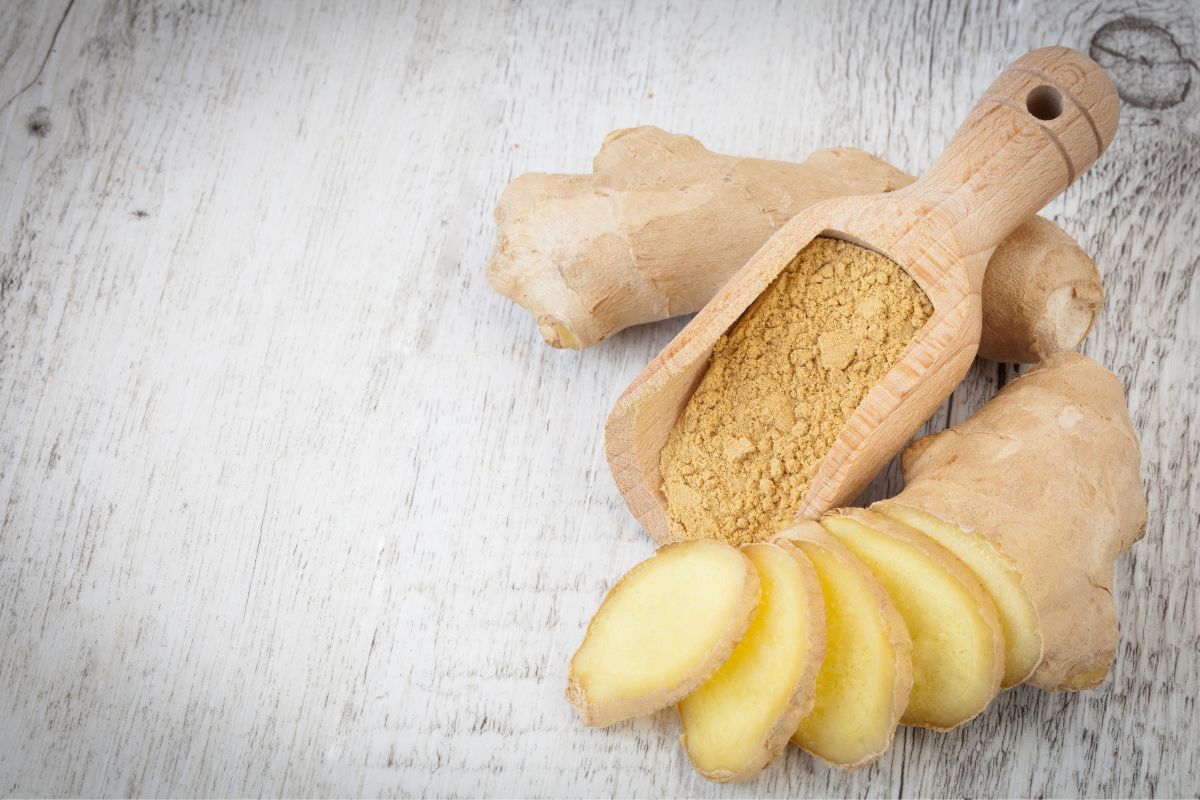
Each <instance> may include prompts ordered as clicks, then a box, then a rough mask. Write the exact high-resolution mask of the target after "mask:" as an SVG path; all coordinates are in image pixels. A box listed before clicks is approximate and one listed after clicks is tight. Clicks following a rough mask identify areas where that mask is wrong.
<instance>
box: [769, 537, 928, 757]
mask: <svg viewBox="0 0 1200 800" xmlns="http://www.w3.org/2000/svg"><path fill="white" fill-rule="evenodd" d="M779 538H780V539H784V540H787V541H789V542H790V543H791V544H792V545H793V546H795V547H796V548H797V549H799V550H800V551H801V552H803V553H804V555H806V556H807V557H808V559H809V560H810V561H811V562H812V565H813V567H814V568H815V570H816V573H817V577H818V579H819V580H820V583H821V594H822V597H823V599H824V601H825V660H824V661H823V662H822V663H821V669H820V672H818V673H817V688H816V698H815V701H814V703H813V708H812V711H810V712H809V713H808V715H807V716H805V717H804V718H803V719H802V720H801V721H800V724H799V725H798V726H797V727H796V732H795V734H794V735H793V736H792V741H793V742H795V743H796V744H797V745H799V746H800V747H802V748H804V749H805V750H806V751H808V752H809V753H812V754H813V755H815V756H817V757H819V758H821V759H823V760H825V761H827V762H829V763H830V764H833V765H835V766H840V767H849V768H853V767H860V766H863V765H864V764H866V763H868V762H870V761H874V760H875V759H876V758H878V757H879V756H880V755H882V754H883V753H884V751H886V750H887V748H888V746H889V745H890V744H891V742H892V737H893V736H894V735H895V731H896V724H897V723H898V722H899V721H900V715H901V714H902V713H903V712H904V709H905V707H906V706H907V704H908V696H909V692H910V690H911V689H912V682H913V677H912V675H913V673H912V640H911V639H910V638H909V635H908V628H907V627H906V626H905V624H904V619H903V618H902V617H901V616H900V612H899V611H898V610H897V608H896V605H895V603H894V602H892V598H891V597H890V596H889V595H888V593H887V592H886V591H885V590H884V588H883V586H882V585H881V584H880V583H879V581H878V579H876V577H875V576H874V574H872V573H871V571H870V570H869V569H868V568H867V566H866V565H865V564H864V563H863V562H862V561H861V560H859V558H858V557H857V556H855V555H854V554H853V553H852V552H851V551H850V550H849V549H848V548H847V547H846V546H845V545H843V544H842V543H841V542H839V541H838V540H837V539H835V538H834V537H832V536H830V535H829V534H828V533H826V532H825V531H824V530H823V529H822V528H821V526H820V525H818V524H817V523H815V522H809V521H805V522H799V523H797V524H796V525H793V526H792V527H790V528H787V529H786V530H784V531H782V532H781V533H780V534H779ZM776 541H778V539H777V540H776Z"/></svg>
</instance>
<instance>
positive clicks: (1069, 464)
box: [874, 353, 1146, 690]
mask: <svg viewBox="0 0 1200 800" xmlns="http://www.w3.org/2000/svg"><path fill="white" fill-rule="evenodd" d="M1140 467H1141V456H1140V451H1139V448H1138V443H1137V438H1136V436H1135V434H1134V431H1133V427H1132V424H1131V423H1130V420H1129V412H1128V411H1127V409H1126V406H1125V396H1124V391H1123V389H1122V387H1121V383H1120V381H1119V380H1118V379H1117V377H1116V376H1115V375H1113V374H1112V373H1111V372H1109V371H1108V370H1106V369H1105V368H1104V367H1102V366H1100V365H1099V364H1097V363H1096V362H1095V361H1093V360H1091V359H1090V358H1087V357H1086V356H1082V355H1079V354H1078V353H1059V354H1056V355H1054V356H1051V357H1050V358H1048V359H1047V360H1045V361H1043V362H1042V363H1041V364H1039V365H1038V366H1037V367H1035V368H1034V369H1033V370H1031V371H1029V372H1027V373H1025V374H1024V375H1022V376H1021V377H1020V378H1018V379H1017V380H1016V381H1014V382H1012V383H1010V384H1008V385H1007V386H1005V387H1004V389H1003V390H1001V391H1000V393H999V394H997V395H996V397H994V398H993V399H992V400H990V401H989V402H988V403H987V404H986V405H984V406H983V408H981V409H980V410H979V411H978V412H976V413H975V415H974V416H972V417H971V418H969V419H967V420H966V421H965V422H963V423H962V424H960V425H956V426H954V427H953V428H949V429H947V430H945V431H942V432H941V433H936V434H933V435H931V436H927V437H924V438H922V439H919V440H917V441H916V442H914V443H913V444H911V445H909V447H908V449H907V450H905V452H904V454H903V456H902V458H901V469H902V471H903V473H904V480H905V488H904V490H903V491H902V492H900V493H899V494H898V495H896V496H895V497H893V498H891V499H889V500H886V501H881V502H880V503H877V504H876V505H875V506H874V508H882V509H887V508H888V507H892V508H894V507H897V506H900V507H905V508H910V509H916V510H919V511H920V512H923V513H924V514H927V515H931V516H932V517H934V518H936V519H938V520H941V521H942V522H944V523H948V524H950V525H954V526H956V527H957V528H959V529H961V530H962V531H965V532H967V533H972V534H976V535H979V536H981V537H983V538H984V539H985V540H986V541H987V542H989V543H990V544H991V545H992V546H993V547H994V548H996V549H997V550H998V551H999V552H1000V553H1001V555H1002V556H1004V557H1005V558H1006V559H1007V561H1008V562H1010V563H1011V565H1012V566H1013V567H1014V568H1015V571H1016V573H1017V574H1019V576H1020V582H1021V586H1022V587H1023V588H1024V590H1025V592H1026V593H1027V594H1028V596H1029V600H1030V601H1031V602H1032V605H1033V607H1034V610H1035V612H1036V617H1037V625H1038V628H1039V633H1040V636H1041V642H1042V655H1041V660H1040V663H1038V665H1037V667H1036V669H1034V671H1033V674H1032V675H1031V676H1030V677H1029V678H1028V679H1027V682H1028V683H1030V684H1032V685H1034V686H1036V687H1038V688H1040V689H1046V690H1056V689H1085V688H1088V687H1091V686H1095V685H1096V684H1098V683H1100V681H1102V680H1103V679H1104V676H1105V675H1106V674H1107V673H1108V669H1109V666H1110V665H1111V664H1112V660H1113V657H1114V655H1115V653H1116V647H1117V622H1116V611H1115V609H1114V607H1113V599H1112V595H1111V594H1110V585H1111V583H1112V569H1113V562H1114V561H1115V560H1116V558H1117V557H1118V556H1119V555H1121V554H1122V553H1124V552H1125V551H1126V550H1128V549H1129V548H1130V547H1131V546H1132V545H1133V544H1134V542H1136V541H1137V540H1138V539H1140V538H1141V537H1142V535H1143V533H1144V532H1145V526H1146V498H1145V493H1144V492H1143V491H1142V481H1141V469H1140ZM885 513H894V512H890V511H886V510H885Z"/></svg>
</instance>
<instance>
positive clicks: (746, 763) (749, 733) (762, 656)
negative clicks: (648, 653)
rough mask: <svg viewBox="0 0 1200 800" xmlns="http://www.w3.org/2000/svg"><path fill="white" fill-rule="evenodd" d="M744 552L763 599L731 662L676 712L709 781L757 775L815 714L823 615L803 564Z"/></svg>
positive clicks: (790, 555)
mask: <svg viewBox="0 0 1200 800" xmlns="http://www.w3.org/2000/svg"><path fill="white" fill-rule="evenodd" d="M742 552H743V553H744V554H745V555H746V557H747V558H749V559H750V561H751V562H753V564H754V566H755V568H756V569H757V570H758V575H759V579H760V581H761V584H762V599H761V600H760V602H759V605H758V610H757V612H756V613H755V616H754V621H753V622H752V623H751V624H750V628H749V630H747V631H746V635H745V637H744V638H743V639H742V641H741V642H740V643H739V644H738V645H737V647H736V648H735V649H734V651H733V654H732V655H731V656H730V657H729V660H728V661H726V662H725V664H724V666H722V667H721V668H720V669H719V670H718V671H717V672H716V673H715V674H714V675H713V676H712V677H711V678H709V680H708V681H707V682H706V683H705V684H704V685H703V686H701V687H700V688H699V689H697V690H696V691H694V692H692V693H691V694H689V695H688V696H687V697H685V698H684V699H683V700H682V701H681V702H680V703H679V706H678V710H679V721H680V724H681V725H682V727H683V743H684V747H685V748H686V749H687V752H688V756H689V757H690V758H691V760H692V764H693V765H694V766H695V767H696V769H697V771H699V772H700V774H702V775H704V777H706V778H708V779H709V780H714V781H721V782H724V781H734V780H745V779H747V778H751V777H753V776H754V775H757V774H758V773H759V772H760V771H761V770H762V769H763V768H764V767H765V766H766V765H767V764H769V763H770V762H771V760H772V759H773V758H775V756H777V755H778V754H779V753H780V751H782V750H783V748H784V747H786V746H787V742H788V738H789V737H790V736H791V735H792V733H793V732H794V731H795V730H796V724H797V723H798V722H799V721H800V719H801V718H803V717H804V716H805V715H806V714H807V713H808V712H809V710H810V708H811V707H812V703H813V692H814V689H815V684H816V676H817V670H818V668H819V666H820V664H821V660H822V658H823V656H824V650H825V609H824V603H823V601H822V599H821V589H820V583H819V582H818V580H817V576H816V573H815V572H814V571H813V568H812V565H811V564H810V563H809V562H808V559H807V558H806V557H805V556H804V555H803V554H802V553H800V552H799V551H798V550H796V549H795V548H792V547H791V546H790V545H789V544H787V543H781V544H778V545H775V544H753V545H748V546H746V547H744V548H742Z"/></svg>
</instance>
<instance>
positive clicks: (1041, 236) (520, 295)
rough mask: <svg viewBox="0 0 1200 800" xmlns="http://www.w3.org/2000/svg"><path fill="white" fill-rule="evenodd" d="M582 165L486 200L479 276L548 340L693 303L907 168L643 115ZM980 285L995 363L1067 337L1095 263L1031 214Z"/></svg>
mask: <svg viewBox="0 0 1200 800" xmlns="http://www.w3.org/2000/svg"><path fill="white" fill-rule="evenodd" d="M592 168H593V174H591V175H547V174H534V173H530V174H526V175H521V176H520V177H518V178H517V179H516V180H514V181H513V182H512V183H510V184H509V186H508V188H507V189H505V191H504V194H503V196H502V197H501V198H500V202H499V203H498V204H497V206H496V212H495V216H496V226H497V231H498V237H497V243H496V249H495V250H494V251H493V253H492V257H491V260H490V262H489V263H488V268H487V275H488V280H489V282H490V283H491V285H492V287H493V288H494V289H495V290H496V291H498V292H500V293H501V294H503V295H505V296H507V297H510V298H512V299H513V300H514V301H516V302H517V303H518V304H519V305H521V306H522V307H524V308H525V309H527V310H528V311H529V312H530V313H532V314H533V316H534V318H535V319H536V321H537V324H538V328H539V329H540V331H541V333H542V337H543V338H544V339H545V340H546V341H547V342H548V343H549V344H551V345H553V346H554V347H569V348H576V349H581V348H585V347H591V346H592V345H594V344H597V343H599V342H600V341H602V340H603V339H605V338H607V337H608V336H611V335H612V334H614V333H616V332H617V331H619V330H622V329H624V328H627V327H629V326H631V325H638V324H641V323H645V322H653V321H656V320H661V319H667V318H668V317H674V316H678V315H680V314H688V313H691V312H693V311H696V310H698V309H699V308H700V307H701V306H703V305H704V304H705V303H706V302H708V300H709V299H710V298H711V297H712V296H713V295H714V294H716V292H717V290H718V289H720V288H721V286H722V285H724V284H725V282H726V281H727V280H728V279H729V278H730V277H731V276H732V275H733V273H734V272H736V271H737V270H738V269H739V268H741V266H742V265H743V264H744V263H745V262H746V261H747V260H748V259H749V258H750V256H751V255H753V254H754V252H755V251H756V250H758V248H759V247H760V246H761V245H762V244H763V242H765V241H766V240H767V239H768V238H769V237H770V236H771V234H772V233H774V232H775V230H776V229H778V228H779V227H780V226H781V225H782V224H783V223H784V222H786V221H787V220H789V219H791V218H792V217H793V216H795V215H796V214H797V213H798V212H800V211H801V210H803V209H804V208H806V207H808V206H810V205H812V204H813V203H816V202H818V201H820V200H824V199H827V198H831V197H841V196H848V195H855V194H871V193H878V192H886V191H892V190H895V189H898V188H900V187H902V186H905V185H907V184H909V183H911V182H912V181H913V178H912V177H911V176H909V175H906V174H904V173H903V172H900V171H899V170H897V169H896V168H894V167H892V166H891V165H889V164H888V163H886V162H884V161H882V160H880V159H878V158H875V157H874V156H872V155H869V154H868V153H865V152H863V151H861V150H854V149H848V148H831V149H826V150H818V151H817V152H815V153H813V154H812V155H811V156H809V158H808V159H807V160H805V161H804V162H803V163H800V164H791V163H786V162H782V161H767V160H764V159H756V158H738V157H734V156H726V155H720V154H718V153H713V152H711V151H710V150H708V149H706V148H705V147H704V145H702V144H700V142H698V141H696V140H695V139H693V138H691V137H690V136H678V135H674V134H670V133H667V132H666V131H663V130H660V129H658V128H654V127H649V126H647V127H640V128H628V129H625V130H619V131H613V132H612V133H610V134H609V135H608V136H607V137H606V138H605V140H604V144H603V145H602V147H601V148H600V152H599V153H598V154H597V155H596V158H595V160H594V162H593V166H592ZM982 294H983V337H982V341H981V343H980V347H979V354H980V355H981V356H983V357H985V358H991V359H995V360H997V361H1022V362H1035V361H1040V360H1042V359H1043V358H1045V357H1047V356H1049V355H1051V354H1052V353H1056V352H1059V351H1062V350H1073V349H1074V348H1075V347H1076V346H1078V344H1079V343H1080V342H1081V341H1082V340H1083V338H1084V337H1085V336H1086V335H1087V333H1088V331H1089V330H1090V329H1091V326H1092V322H1093V321H1094V320H1095V318H1096V314H1097V313H1098V312H1099V309H1100V305H1101V301H1102V299H1103V290H1102V287H1101V284H1100V276H1099V273H1098V271H1097V270H1096V265H1095V264H1094V263H1093V262H1092V260H1091V259H1090V258H1088V256H1087V255H1086V254H1085V253H1084V252H1083V251H1082V250H1080V249H1079V247H1078V246H1077V245H1076V244H1075V243H1074V242H1073V241H1072V240H1071V239H1070V237H1068V236H1067V235H1066V234H1064V233H1063V232H1062V231H1061V230H1060V229H1059V228H1058V227H1057V226H1056V225H1054V223H1052V222H1049V221H1048V220H1045V219H1041V218H1035V219H1033V220H1031V221H1029V222H1027V223H1025V224H1024V225H1022V226H1021V227H1019V228H1018V229H1017V230H1016V231H1015V232H1014V233H1013V234H1012V236H1010V237H1009V238H1008V239H1007V240H1005V241H1004V242H1003V243H1001V245H1000V246H999V247H998V248H997V249H996V251H995V253H994V254H993V255H992V259H991V261H990V262H989V263H988V270H987V274H986V277H985V278H984V285H983V291H982Z"/></svg>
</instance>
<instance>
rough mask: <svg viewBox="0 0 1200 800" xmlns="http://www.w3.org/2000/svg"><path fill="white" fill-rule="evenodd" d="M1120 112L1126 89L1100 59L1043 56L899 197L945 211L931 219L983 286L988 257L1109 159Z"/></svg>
mask: <svg viewBox="0 0 1200 800" xmlns="http://www.w3.org/2000/svg"><path fill="white" fill-rule="evenodd" d="M1120 113H1121V111H1120V99H1119V97H1118V96H1117V90H1116V87H1115V86H1113V83H1112V81H1111V80H1110V79H1109V77H1108V75H1107V74H1105V72H1104V70H1103V69H1101V67H1100V65H1099V64H1097V63H1096V62H1095V61H1092V60H1091V59H1090V58H1088V57H1087V56H1085V55H1084V54H1083V53H1080V52H1078V51H1077V50H1072V49H1070V48H1068V47H1045V48H1042V49H1040V50H1034V51H1032V52H1030V53H1027V54H1025V55H1024V56H1022V57H1021V58H1019V59H1017V60H1016V61H1015V62H1013V64H1012V65H1011V66H1009V67H1008V69H1006V70H1005V71H1004V72H1003V73H1002V74H1001V75H1000V77H999V78H997V79H996V81H995V82H994V83H993V84H992V85H991V86H990V87H989V88H988V90H987V92H986V93H985V94H984V96H983V98H982V99H980V101H979V102H978V103H976V104H975V107H974V108H973V109H971V113H970V114H969V115H968V116H967V118H966V120H965V121H964V122H963V124H962V126H961V127H959V129H958V131H957V132H956V133H955V134H954V138H952V139H951V140H950V143H949V144H948V145H947V146H946V149H945V151H943V153H942V155H941V156H940V157H939V158H938V160H937V161H935V162H934V164H933V166H932V167H930V168H929V170H928V171H927V172H926V173H925V174H924V175H922V176H921V178H920V179H919V180H918V181H917V182H916V183H914V184H912V185H911V186H909V187H907V188H905V189H901V190H899V191H898V192H896V194H897V195H905V196H907V197H909V198H912V199H917V200H920V201H922V202H923V203H924V202H927V203H929V204H931V205H932V206H936V207H937V211H938V212H940V213H936V214H932V215H931V217H934V218H937V219H938V220H940V222H939V223H938V224H939V225H944V226H946V227H947V229H948V230H947V231H944V232H942V233H951V234H952V238H951V239H950V240H949V241H948V242H947V245H948V246H951V247H954V248H955V249H957V251H958V254H959V255H960V256H962V257H963V259H964V261H966V262H967V263H968V265H974V266H971V267H969V269H972V270H973V271H976V272H978V274H973V275H971V279H972V283H973V284H974V285H975V286H978V285H979V284H980V283H981V282H982V280H983V268H984V266H986V263H987V258H986V257H984V256H986V255H987V254H990V253H991V251H992V250H994V249H995V247H996V245H998V244H999V243H1000V242H1001V241H1002V240H1003V239H1004V238H1005V237H1006V236H1008V234H1010V233H1012V231H1013V230H1014V229H1015V228H1016V227H1017V226H1018V225H1020V224H1021V223H1022V222H1023V221H1024V220H1026V219H1028V218H1029V217H1031V216H1033V215H1034V214H1035V213H1037V211H1038V210H1039V209H1040V208H1041V207H1042V206H1044V205H1045V204H1046V203H1048V202H1050V200H1051V199H1053V198H1054V197H1055V196H1056V195H1058V194H1059V193H1060V192H1062V191H1063V190H1064V189H1066V188H1067V186H1068V185H1070V183H1071V182H1072V181H1073V180H1075V178H1076V177H1078V176H1079V174H1080V173H1082V172H1083V171H1084V170H1085V169H1087V168H1088V167H1089V166H1091V164H1092V162H1094V161H1095V160H1096V159H1097V158H1099V157H1100V154H1101V153H1103V152H1104V148H1106V147H1108V144H1109V142H1111V141H1112V139H1113V136H1114V135H1115V134H1116V132H1117V121H1118V119H1119V117H1120ZM939 238H943V237H939Z"/></svg>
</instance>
